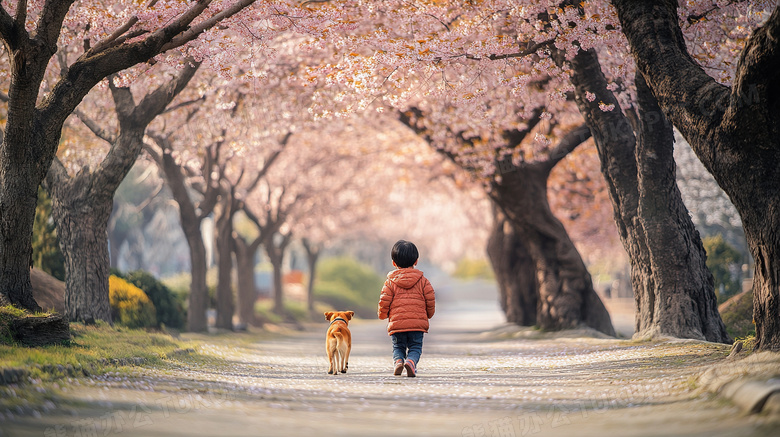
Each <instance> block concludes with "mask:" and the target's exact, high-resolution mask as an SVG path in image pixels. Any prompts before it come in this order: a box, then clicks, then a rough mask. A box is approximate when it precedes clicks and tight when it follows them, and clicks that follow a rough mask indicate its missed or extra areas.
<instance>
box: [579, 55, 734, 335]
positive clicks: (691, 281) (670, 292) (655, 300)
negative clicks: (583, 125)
mask: <svg viewBox="0 0 780 437" xmlns="http://www.w3.org/2000/svg"><path fill="white" fill-rule="evenodd" d="M571 66H572V71H573V74H572V83H573V84H574V86H575V97H576V101H577V104H578V106H579V109H580V112H581V113H582V114H583V117H584V118H585V120H586V122H587V124H588V126H589V127H590V129H591V132H592V133H593V138H594V140H595V142H596V147H597V149H598V152H599V159H600V160H601V171H602V174H603V175H604V178H605V180H606V182H607V186H608V187H609V194H610V199H611V201H612V206H613V209H614V211H615V222H616V224H617V227H618V231H619V233H620V238H621V241H622V243H623V246H624V248H625V249H626V252H627V253H628V255H629V260H630V262H631V282H632V285H633V288H634V297H635V300H636V308H637V316H636V325H635V337H637V338H641V337H653V336H656V335H662V336H673V337H681V338H694V339H702V340H703V339H706V340H708V341H715V342H729V341H730V339H729V337H728V335H727V334H726V331H725V327H724V325H723V322H722V320H721V319H720V315H719V314H718V312H717V306H716V305H715V292H714V289H713V282H712V275H711V273H710V272H709V270H708V269H707V267H706V265H705V263H704V261H705V259H706V258H705V256H704V251H703V247H702V244H701V239H700V237H699V234H698V232H697V231H696V229H695V227H694V226H693V223H692V221H691V219H690V216H689V214H688V211H687V209H686V208H685V205H684V204H683V203H682V198H681V196H680V193H679V190H678V189H677V185H676V181H675V176H674V175H675V163H674V159H673V156H672V151H673V142H674V138H673V135H672V130H671V129H672V128H671V125H670V124H669V123H668V122H667V121H666V119H665V118H664V116H663V113H662V112H661V111H660V110H659V108H657V106H655V100H654V98H653V97H652V95H651V94H649V93H648V92H646V89H644V90H643V89H640V90H639V92H640V93H641V96H640V97H641V99H640V107H639V110H638V114H639V120H638V121H637V122H636V123H635V127H634V126H632V123H631V122H630V120H629V119H628V118H627V117H626V116H625V115H624V114H623V113H622V112H621V111H620V110H618V109H616V110H614V111H607V112H605V111H602V110H601V109H600V108H599V107H598V103H599V102H604V103H607V104H614V105H615V108H619V105H618V102H617V99H616V98H615V96H614V95H613V94H612V93H611V92H610V91H609V90H607V89H606V86H607V82H606V79H605V77H604V75H603V73H602V72H601V67H600V65H599V63H598V58H597V57H596V54H595V52H594V51H593V50H589V51H580V53H579V54H577V56H575V58H574V59H573V60H572V61H571ZM641 85H642V83H641V81H640V82H638V83H637V86H638V88H641ZM587 92H593V93H594V94H596V99H595V100H594V101H590V100H588V99H587V98H586V93H587ZM634 129H636V130H637V132H638V135H637V136H638V139H637V136H635V134H634Z"/></svg>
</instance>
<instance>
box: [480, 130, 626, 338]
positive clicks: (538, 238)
mask: <svg viewBox="0 0 780 437" xmlns="http://www.w3.org/2000/svg"><path fill="white" fill-rule="evenodd" d="M582 135H586V134H585V133H584V132H583V133H582ZM575 141H576V144H580V143H581V142H582V141H583V140H582V139H579V140H575ZM571 149H573V147H572V148H571ZM558 160H560V158H558V159H557V160H551V161H544V162H538V163H534V164H523V165H521V166H517V167H512V168H511V169H510V170H509V171H507V172H505V173H503V174H502V175H501V182H500V183H499V182H494V183H493V186H492V190H491V191H490V197H491V198H492V199H493V200H494V201H495V202H496V204H498V205H500V206H501V209H502V210H503V212H504V213H505V214H506V217H507V219H508V220H510V221H511V222H512V223H513V224H514V229H515V230H516V231H517V234H518V237H519V238H520V239H521V240H522V241H523V242H524V243H525V245H526V246H527V248H528V253H529V255H530V256H531V259H532V260H533V263H534V266H535V268H536V282H537V285H538V287H539V288H538V290H539V301H538V311H537V316H536V322H537V325H538V326H539V327H541V328H542V329H546V330H561V329H573V328H578V327H581V326H588V327H590V328H593V329H595V330H597V331H600V332H603V333H605V334H607V335H612V336H614V335H615V330H614V328H613V327H612V322H611V319H610V317H609V313H608V312H607V309H606V308H605V307H604V304H603V303H602V302H601V299H599V297H598V295H597V294H596V292H595V291H594V290H593V281H592V279H591V276H590V273H589V272H588V269H587V268H586V267H585V263H584V262H583V261H582V258H581V257H580V254H579V252H578V251H577V249H576V247H575V246H574V243H573V242H572V241H571V239H570V238H569V235H568V234H567V233H566V230H565V229H564V227H563V224H561V222H560V221H559V220H558V219H557V218H556V217H555V216H554V215H553V213H552V211H551V210H550V205H549V203H548V201H547V178H548V177H549V174H550V171H551V170H552V168H553V166H554V165H555V164H556V163H557V162H558Z"/></svg>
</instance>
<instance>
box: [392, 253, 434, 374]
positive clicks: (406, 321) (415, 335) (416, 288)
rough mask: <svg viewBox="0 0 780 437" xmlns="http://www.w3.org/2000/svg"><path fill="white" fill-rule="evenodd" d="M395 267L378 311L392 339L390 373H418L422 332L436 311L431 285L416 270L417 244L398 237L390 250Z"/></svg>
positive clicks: (426, 329)
mask: <svg viewBox="0 0 780 437" xmlns="http://www.w3.org/2000/svg"><path fill="white" fill-rule="evenodd" d="M390 256H391V257H392V259H393V266H395V268H396V269H395V270H393V271H391V272H390V273H388V274H387V280H386V281H385V285H384V286H383V287H382V295H381V296H380V297H379V310H378V315H379V318H380V319H381V320H385V319H389V321H388V323H387V332H388V334H389V335H390V337H391V338H392V340H393V360H394V365H395V368H394V371H393V374H394V375H396V376H399V375H401V374H402V373H403V371H404V369H406V376H416V375H417V363H419V362H420V355H421V354H422V342H423V334H425V333H427V332H428V319H430V318H431V317H433V313H434V312H435V311H436V296H435V294H434V292H433V287H432V286H431V283H430V281H428V279H427V278H425V276H423V272H421V271H419V270H417V269H416V268H415V266H416V265H417V258H418V257H419V254H418V252H417V246H415V245H414V244H413V243H411V242H409V241H406V240H399V241H398V242H396V243H395V245H393V249H392V251H391V252H390Z"/></svg>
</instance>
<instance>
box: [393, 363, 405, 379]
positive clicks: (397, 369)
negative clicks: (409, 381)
mask: <svg viewBox="0 0 780 437" xmlns="http://www.w3.org/2000/svg"><path fill="white" fill-rule="evenodd" d="M402 373H404V360H395V370H394V371H393V375H395V376H401V374H402Z"/></svg>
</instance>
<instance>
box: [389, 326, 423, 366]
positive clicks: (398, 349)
mask: <svg viewBox="0 0 780 437" xmlns="http://www.w3.org/2000/svg"><path fill="white" fill-rule="evenodd" d="M423 334H425V333H424V332H422V331H409V332H396V333H395V334H392V335H391V336H390V337H391V338H392V339H393V361H396V360H406V359H410V360H412V361H414V364H415V365H417V363H419V362H420V355H422V343H423Z"/></svg>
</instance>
